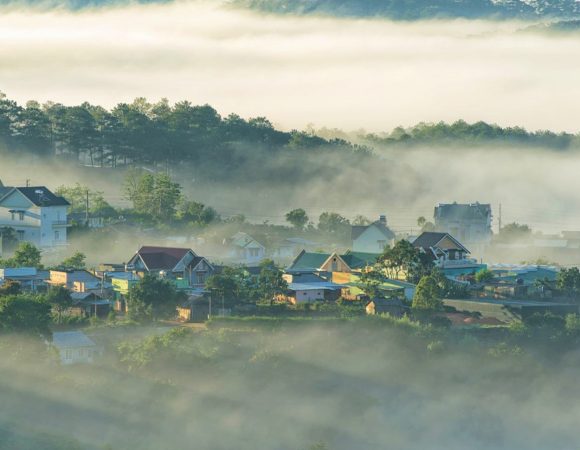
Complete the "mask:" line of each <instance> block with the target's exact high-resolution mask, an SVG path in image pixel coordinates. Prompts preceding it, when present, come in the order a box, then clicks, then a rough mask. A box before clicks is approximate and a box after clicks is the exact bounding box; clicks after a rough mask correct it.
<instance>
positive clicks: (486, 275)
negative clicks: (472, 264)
mask: <svg viewBox="0 0 580 450" xmlns="http://www.w3.org/2000/svg"><path fill="white" fill-rule="evenodd" d="M493 278H494V274H493V272H492V271H491V270H489V269H481V270H479V271H477V272H476V273H475V281H477V282H478V283H489V282H490V281H491V280H493Z"/></svg>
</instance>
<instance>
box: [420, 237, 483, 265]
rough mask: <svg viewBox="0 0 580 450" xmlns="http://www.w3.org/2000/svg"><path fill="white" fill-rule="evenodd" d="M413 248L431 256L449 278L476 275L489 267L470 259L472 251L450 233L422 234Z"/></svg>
mask: <svg viewBox="0 0 580 450" xmlns="http://www.w3.org/2000/svg"><path fill="white" fill-rule="evenodd" d="M413 247H415V248H417V249H419V251H420V252H422V253H424V254H426V255H428V256H430V257H431V258H432V260H433V263H434V265H435V266H436V267H438V268H439V269H441V270H442V271H443V273H445V274H446V275H448V276H456V275H461V274H467V273H475V272H477V271H479V270H481V269H484V268H486V267H487V266H486V265H484V264H479V263H478V262H477V260H475V259H472V258H470V257H469V255H470V251H469V250H467V248H465V247H464V246H463V244H461V243H460V242H459V241H458V240H457V239H455V238H454V237H453V236H451V235H450V234H449V233H437V232H424V233H421V234H420V235H419V237H417V238H416V239H415V240H414V241H413Z"/></svg>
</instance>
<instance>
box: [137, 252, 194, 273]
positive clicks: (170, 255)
mask: <svg viewBox="0 0 580 450" xmlns="http://www.w3.org/2000/svg"><path fill="white" fill-rule="evenodd" d="M189 252H191V253H192V254H193V256H194V258H195V257H196V256H197V255H196V254H195V253H194V252H193V250H191V249H190V248H177V247H150V246H144V247H141V248H140V249H139V250H138V251H137V253H136V254H135V256H133V258H131V261H133V260H134V259H135V258H136V257H140V258H141V260H142V261H143V263H144V264H145V266H146V267H147V269H148V270H168V271H170V270H173V268H174V267H175V266H176V265H177V264H178V263H179V261H181V260H182V259H183V258H184V257H185V255H187V254H188V253H189ZM198 264H199V261H198Z"/></svg>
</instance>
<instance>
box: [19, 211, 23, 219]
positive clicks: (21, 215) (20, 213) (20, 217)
mask: <svg viewBox="0 0 580 450" xmlns="http://www.w3.org/2000/svg"><path fill="white" fill-rule="evenodd" d="M18 220H24V211H18Z"/></svg>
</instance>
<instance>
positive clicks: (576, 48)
mask: <svg viewBox="0 0 580 450" xmlns="http://www.w3.org/2000/svg"><path fill="white" fill-rule="evenodd" d="M0 11H1V12H0V39H1V41H2V42H3V45H2V46H0V61H1V63H0V80H2V81H1V82H2V84H1V85H0V89H2V90H3V91H5V92H6V93H7V94H8V95H9V96H10V97H11V98H15V99H17V100H18V101H26V100H29V99H38V100H56V101H63V102H65V103H69V104H78V103H80V102H82V101H85V100H86V101H90V102H92V103H100V104H104V105H106V106H111V105H113V104H115V103H117V102H120V101H129V100H131V99H133V98H134V97H137V96H148V97H149V98H151V99H159V98H161V97H169V99H170V100H181V99H184V98H186V99H189V100H190V101H192V102H193V103H206V102H207V103H210V104H212V105H214V106H215V107H216V108H218V110H219V111H220V112H221V113H223V114H226V113H229V112H234V111H235V112H237V113H239V114H241V115H244V116H257V115H263V116H267V117H269V118H270V119H271V120H273V121H275V122H276V123H277V124H279V125H281V126H283V127H285V128H292V127H298V128H303V127H304V126H305V125H306V124H307V123H309V122H314V123H315V124H316V125H318V126H330V127H341V128H345V129H357V128H365V129H368V130H379V131H384V130H388V129H391V128H393V127H394V126H397V125H399V124H402V125H411V124H414V123H416V122H419V121H439V120H446V121H454V120H456V119H460V118H461V119H465V120H468V121H476V120H486V121H489V122H498V123H500V124H502V125H514V124H518V125H523V126H526V127H528V128H531V129H539V128H550V129H553V130H572V131H575V130H577V129H578V123H577V120H576V118H577V117H578V116H579V115H580V101H579V100H580V85H579V84H578V82H577V78H578V77H577V75H578V73H580V45H578V42H579V40H580V39H579V38H578V35H577V34H574V33H572V34H569V35H558V36H556V35H552V36H550V35H548V34H541V33H518V32H517V30H518V29H521V28H525V27H526V26H528V24H523V23H517V22H509V21H504V22H492V21H465V20H455V21H435V20H434V21H426V22H413V23H404V22H390V21H387V20H380V19H376V20H354V19H333V18H313V17H308V18H295V17H278V16H264V15H260V14H258V13H252V12H247V11H241V10H235V9H228V8H225V7H223V6H221V2H216V3H211V4H210V3H203V2H189V1H184V2H177V3H169V4H161V5H131V6H119V7H114V8H102V9H86V10H82V11H77V12H71V11H66V10H49V11H41V10H36V9H33V8H32V9H31V8H23V9H18V8H15V7H4V8H2V9H1V10H0Z"/></svg>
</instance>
